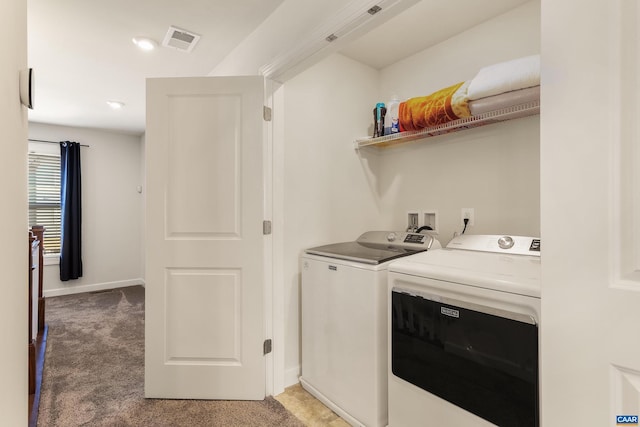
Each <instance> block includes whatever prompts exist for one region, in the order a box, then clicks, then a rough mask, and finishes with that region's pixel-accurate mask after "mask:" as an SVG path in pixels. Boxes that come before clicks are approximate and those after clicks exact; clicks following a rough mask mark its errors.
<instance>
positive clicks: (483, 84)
mask: <svg viewBox="0 0 640 427" xmlns="http://www.w3.org/2000/svg"><path fill="white" fill-rule="evenodd" d="M539 84H540V55H531V56H526V57H524V58H518V59H513V60H511V61H506V62H501V63H499V64H493V65H489V66H486V67H484V68H482V69H481V70H480V71H479V72H478V74H477V75H476V76H475V77H474V78H473V80H471V83H470V84H469V88H468V89H467V95H468V97H469V99H470V100H474V99H480V98H485V97H487V96H493V95H497V94H499V93H504V92H509V91H512V90H518V89H524V88H526V87H532V86H538V85H539Z"/></svg>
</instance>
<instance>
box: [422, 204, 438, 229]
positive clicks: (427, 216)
mask: <svg viewBox="0 0 640 427" xmlns="http://www.w3.org/2000/svg"><path fill="white" fill-rule="evenodd" d="M422 221H423V222H422V225H428V226H429V227H431V229H432V230H433V231H435V232H437V231H438V211H436V210H434V209H427V210H424V211H422Z"/></svg>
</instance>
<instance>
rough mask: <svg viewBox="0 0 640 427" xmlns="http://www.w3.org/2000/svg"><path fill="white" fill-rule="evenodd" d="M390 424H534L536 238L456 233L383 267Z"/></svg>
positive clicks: (537, 290) (524, 426)
mask: <svg viewBox="0 0 640 427" xmlns="http://www.w3.org/2000/svg"><path fill="white" fill-rule="evenodd" d="M388 286H389V292H390V295H391V297H390V301H389V343H390V344H389V371H388V374H389V383H388V387H389V426H390V427H416V426H438V427H460V426H464V427H475V426H495V425H498V426H502V427H505V426H522V427H532V426H533V427H537V426H539V395H538V360H539V355H538V342H539V341H538V325H539V322H540V239H538V238H532V237H521V236H487V235H461V236H458V237H456V238H454V239H453V240H452V241H451V242H450V243H449V244H448V245H447V247H446V248H444V249H441V250H438V251H429V252H425V253H420V254H416V255H412V256H410V257H406V258H402V259H400V260H398V261H395V262H393V263H391V264H390V266H389V284H388Z"/></svg>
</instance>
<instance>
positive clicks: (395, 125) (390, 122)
mask: <svg viewBox="0 0 640 427" xmlns="http://www.w3.org/2000/svg"><path fill="white" fill-rule="evenodd" d="M399 105H400V100H399V99H398V97H397V96H396V95H395V94H394V95H393V96H392V97H391V100H390V101H389V103H388V104H387V117H386V124H385V126H384V134H385V135H392V134H394V133H398V132H400V124H399V122H398V107H399Z"/></svg>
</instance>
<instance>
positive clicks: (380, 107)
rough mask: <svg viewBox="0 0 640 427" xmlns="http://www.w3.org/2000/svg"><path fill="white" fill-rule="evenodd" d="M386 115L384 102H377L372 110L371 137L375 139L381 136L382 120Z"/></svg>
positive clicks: (382, 131) (382, 130) (382, 133)
mask: <svg viewBox="0 0 640 427" xmlns="http://www.w3.org/2000/svg"><path fill="white" fill-rule="evenodd" d="M386 113H387V109H386V107H385V106H384V102H378V103H377V104H376V108H374V109H373V137H374V138H377V137H379V136H383V135H384V134H385V133H384V118H385V115H386Z"/></svg>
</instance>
